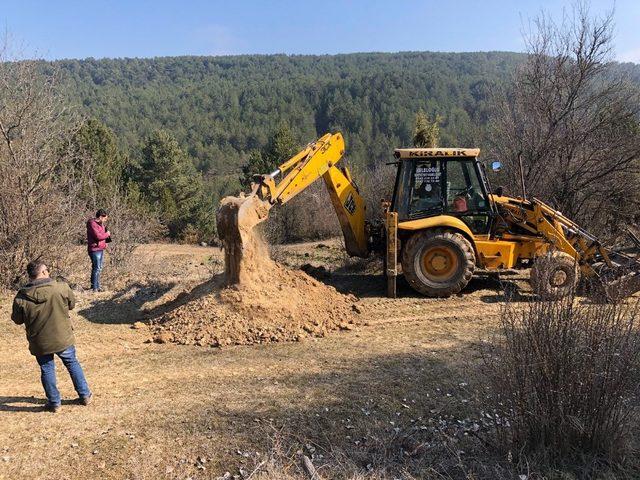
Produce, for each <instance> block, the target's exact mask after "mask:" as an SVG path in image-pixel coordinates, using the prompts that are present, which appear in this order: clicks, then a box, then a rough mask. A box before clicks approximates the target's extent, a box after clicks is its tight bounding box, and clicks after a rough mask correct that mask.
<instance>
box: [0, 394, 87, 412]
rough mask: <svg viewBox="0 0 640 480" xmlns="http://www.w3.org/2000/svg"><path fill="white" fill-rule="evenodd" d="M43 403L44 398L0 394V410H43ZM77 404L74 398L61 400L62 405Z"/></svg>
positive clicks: (44, 401)
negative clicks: (3, 395)
mask: <svg viewBox="0 0 640 480" xmlns="http://www.w3.org/2000/svg"><path fill="white" fill-rule="evenodd" d="M45 403H46V400H45V399H44V398H41V399H40V398H36V397H2V396H0V412H33V413H37V412H44V405H45ZM25 404H26V405H25ZM77 404H78V403H77V402H76V401H75V400H62V405H77Z"/></svg>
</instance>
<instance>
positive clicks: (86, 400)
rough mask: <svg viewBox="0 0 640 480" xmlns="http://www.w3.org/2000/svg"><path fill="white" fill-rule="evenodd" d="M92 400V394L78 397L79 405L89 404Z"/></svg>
mask: <svg viewBox="0 0 640 480" xmlns="http://www.w3.org/2000/svg"><path fill="white" fill-rule="evenodd" d="M92 400H93V395H89V396H88V397H79V398H78V403H80V405H89V404H90V403H91V401H92Z"/></svg>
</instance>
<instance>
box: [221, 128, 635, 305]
mask: <svg viewBox="0 0 640 480" xmlns="http://www.w3.org/2000/svg"><path fill="white" fill-rule="evenodd" d="M344 152H345V144H344V139H343V137H342V135H341V134H340V133H335V134H326V135H324V136H323V137H322V138H320V139H318V140H317V141H315V142H313V143H310V144H309V145H307V146H306V147H305V148H304V149H303V150H302V151H301V152H299V153H298V154H296V155H295V156H294V157H292V158H291V159H289V160H287V161H286V162H284V163H283V164H282V165H280V166H279V167H278V168H277V169H276V170H275V171H273V172H271V173H270V174H267V175H257V176H255V177H254V182H253V184H252V190H251V192H250V193H249V194H248V195H246V196H242V197H241V198H239V199H238V201H236V202H231V203H228V202H227V203H226V204H223V205H221V208H220V210H219V212H218V231H219V233H220V235H221V238H222V239H223V243H224V246H225V253H226V256H227V257H226V264H227V266H228V269H231V270H232V271H231V272H230V273H231V275H230V278H231V281H234V280H235V281H237V279H238V272H237V269H238V268H239V267H238V265H239V264H240V258H241V256H242V235H241V232H240V231H241V230H242V229H247V228H253V227H254V226H255V225H256V224H257V223H259V222H261V221H263V220H265V219H266V218H267V216H268V212H269V210H270V209H271V208H272V207H273V206H275V205H282V204H285V203H287V202H288V201H289V200H291V199H292V198H293V197H295V196H296V195H297V194H298V193H300V192H302V191H303V190H304V189H306V188H307V187H308V186H309V185H311V184H312V183H313V182H314V181H316V180H318V179H319V178H322V179H323V180H324V182H325V184H326V187H327V190H328V192H329V195H330V198H331V202H332V204H333V207H334V209H335V211H336V213H337V216H338V219H339V221H340V226H341V228H342V232H343V234H344V240H345V247H346V250H347V253H348V254H349V255H351V256H358V257H367V256H368V255H370V254H371V253H380V254H382V255H383V256H384V259H385V262H384V263H385V275H386V278H387V293H388V295H389V296H392V297H394V296H395V295H396V277H397V275H398V273H399V270H400V267H401V269H402V273H403V274H404V276H405V278H406V280H407V282H408V283H409V284H410V285H411V286H412V287H413V288H414V289H415V290H416V291H418V292H420V293H422V294H424V295H426V296H430V297H446V296H449V295H452V294H456V293H458V292H460V291H462V290H463V289H464V288H465V286H466V285H467V284H468V282H469V280H470V279H471V277H472V276H473V274H474V271H475V270H476V269H483V270H487V271H500V270H505V269H514V268H516V269H517V268H531V285H532V287H533V290H534V292H535V293H536V294H538V295H540V296H542V297H545V298H557V297H561V296H563V295H565V294H566V293H568V292H569V291H570V290H571V289H573V288H574V287H576V285H577V283H578V281H579V280H580V278H583V279H591V280H592V281H593V282H592V284H597V285H599V286H600V287H601V291H602V292H603V293H604V294H605V295H606V296H607V297H608V298H616V297H622V296H627V295H629V294H631V293H633V292H635V291H638V290H640V273H639V272H640V263H639V262H638V261H637V260H636V257H634V256H631V255H629V254H625V253H621V252H617V251H613V250H611V249H608V248H605V247H604V246H603V245H602V244H601V243H600V242H599V241H598V239H597V238H595V237H594V236H592V235H591V234H589V233H588V232H586V231H585V230H584V229H582V228H581V227H579V226H578V225H576V224H575V223H574V222H573V221H571V220H570V219H568V218H566V217H565V216H564V215H562V214H561V213H560V212H558V211H556V210H554V209H553V208H551V207H550V206H548V205H546V204H545V203H543V202H542V201H540V200H538V199H535V198H534V199H531V200H527V199H526V198H520V197H519V198H513V197H508V196H504V195H502V192H500V191H499V190H498V191H497V192H492V190H491V188H490V185H489V182H488V179H487V175H486V172H485V167H484V165H483V164H482V163H481V162H479V161H478V158H477V157H478V155H479V153H480V150H479V149H474V148H400V149H396V150H395V152H394V157H395V159H396V161H395V162H394V163H395V164H397V175H396V181H395V188H394V192H393V198H392V199H391V201H390V202H387V203H386V205H385V216H384V218H383V219H380V220H379V221H373V222H368V221H367V220H366V218H365V217H366V205H365V202H364V199H363V198H362V196H361V195H360V193H359V191H358V188H357V186H356V184H355V182H354V181H353V179H352V178H351V174H350V173H349V170H348V169H347V168H346V167H340V166H338V162H339V161H340V159H341V158H342V156H343V155H344ZM492 168H493V169H494V170H498V169H499V162H494V164H493V165H492ZM523 197H524V195H523ZM229 210H231V212H230V211H229ZM230 213H231V214H230ZM229 219H231V221H230V220H229ZM636 242H637V239H636ZM636 246H639V245H636Z"/></svg>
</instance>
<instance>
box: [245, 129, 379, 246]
mask: <svg viewBox="0 0 640 480" xmlns="http://www.w3.org/2000/svg"><path fill="white" fill-rule="evenodd" d="M344 150H345V147H344V139H343V137H342V135H341V134H340V133H334V134H330V133H327V134H325V135H323V136H322V137H321V138H319V139H318V140H316V141H315V142H313V143H310V144H309V145H307V146H306V147H305V148H304V149H303V150H302V151H300V152H299V153H297V154H296V155H294V156H293V157H291V158H290V159H289V160H287V161H286V162H284V163H283V164H282V165H280V166H279V167H278V168H277V169H276V170H274V171H273V172H272V173H270V174H269V175H258V176H256V177H255V180H256V181H255V182H254V184H253V189H252V194H255V195H257V196H258V197H259V198H260V199H261V200H262V201H263V202H265V203H268V205H269V208H270V207H271V206H273V205H276V204H280V205H283V204H285V203H287V202H288V201H290V200H291V199H292V198H294V197H295V196H296V195H298V194H299V193H300V192H302V191H303V190H305V189H306V188H307V187H309V186H310V185H311V184H312V183H313V182H315V181H316V180H318V179H319V178H321V177H322V179H323V180H324V183H325V185H326V187H327V190H328V192H329V196H330V198H331V203H332V205H333V208H334V209H335V211H336V214H337V216H338V221H339V222H340V227H341V228H342V233H343V235H344V241H345V248H346V250H347V253H348V254H349V255H351V256H357V257H366V256H367V255H368V254H369V248H368V243H367V236H366V231H365V211H366V206H365V203H364V199H363V198H362V196H361V195H360V193H359V192H358V188H357V187H356V185H355V183H354V182H353V179H352V178H351V174H350V173H349V170H348V169H347V168H346V167H342V168H338V167H337V166H336V164H337V163H338V162H339V161H340V159H341V158H342V156H343V155H344ZM278 177H281V178H280V180H279V181H277V178H278ZM265 218H266V217H265Z"/></svg>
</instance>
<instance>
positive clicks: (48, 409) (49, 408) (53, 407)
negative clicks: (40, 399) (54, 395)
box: [42, 403, 60, 413]
mask: <svg viewBox="0 0 640 480" xmlns="http://www.w3.org/2000/svg"><path fill="white" fill-rule="evenodd" d="M42 408H43V409H44V411H45V412H50V413H58V412H59V411H60V405H54V404H52V403H46V404H45V405H44V407H42Z"/></svg>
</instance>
